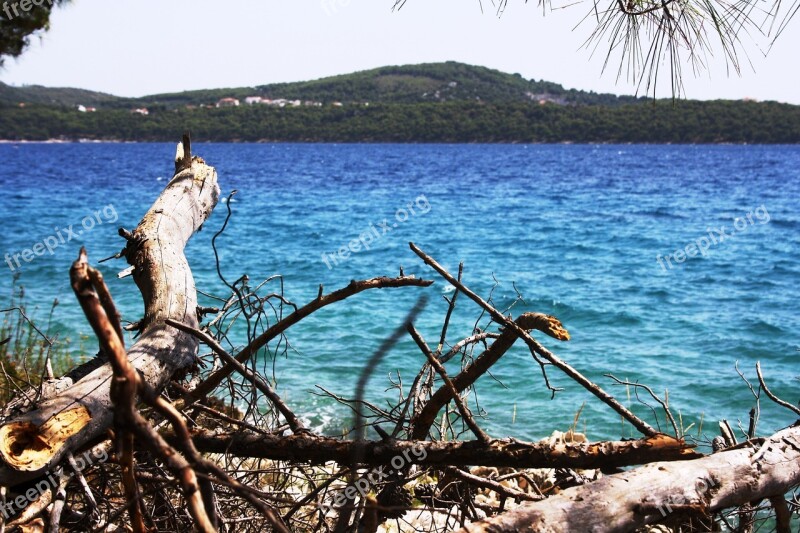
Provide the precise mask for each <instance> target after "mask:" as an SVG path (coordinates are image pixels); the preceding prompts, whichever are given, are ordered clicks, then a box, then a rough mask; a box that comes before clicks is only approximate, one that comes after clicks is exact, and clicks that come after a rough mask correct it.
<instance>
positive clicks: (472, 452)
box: [167, 431, 702, 468]
mask: <svg viewBox="0 0 800 533" xmlns="http://www.w3.org/2000/svg"><path fill="white" fill-rule="evenodd" d="M174 439H175V437H171V438H170V437H168V438H167V440H168V441H171V442H172V441H174ZM192 440H193V441H194V445H195V447H196V448H197V449H198V451H200V452H204V453H225V454H231V455H237V456H240V457H253V458H262V459H274V460H284V461H301V462H312V463H324V462H327V461H336V462H337V463H339V464H349V463H350V462H351V461H352V458H353V451H354V449H355V448H356V444H358V448H359V453H361V454H362V455H361V463H363V464H367V465H373V466H377V465H388V464H390V463H391V461H392V459H395V458H397V457H405V458H407V459H408V460H409V461H410V462H413V463H416V464H420V465H424V466H450V465H459V466H463V465H480V466H498V467H500V466H508V467H517V468H606V467H607V468H613V467H621V466H630V465H640V464H644V463H647V462H651V461H677V460H680V459H688V458H695V457H702V455H701V454H700V453H698V452H696V451H694V450H693V449H691V448H690V447H689V446H687V445H686V444H685V443H684V442H683V441H679V440H676V439H674V438H672V437H669V436H667V435H657V436H655V437H647V438H642V439H639V440H630V441H615V442H595V443H578V444H556V445H551V444H549V443H546V442H521V441H517V440H513V439H502V440H493V441H491V442H489V443H488V444H483V443H481V442H479V441H468V442H464V441H408V440H393V439H392V440H386V441H360V442H358V443H356V441H351V440H340V439H335V438H332V437H322V436H317V435H312V434H308V433H299V434H295V435H289V436H280V435H265V434H263V433H258V432H255V431H237V432H235V433H223V434H220V433H215V432H211V431H201V432H195V433H193V434H192Z"/></svg>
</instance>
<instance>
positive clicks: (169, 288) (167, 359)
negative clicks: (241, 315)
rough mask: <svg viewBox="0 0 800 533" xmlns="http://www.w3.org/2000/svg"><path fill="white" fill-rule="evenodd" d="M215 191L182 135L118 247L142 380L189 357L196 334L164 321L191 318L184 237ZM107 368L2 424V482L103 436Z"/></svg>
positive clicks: (160, 382) (132, 354) (162, 380)
mask: <svg viewBox="0 0 800 533" xmlns="http://www.w3.org/2000/svg"><path fill="white" fill-rule="evenodd" d="M218 197H219V186H218V185H217V173H216V170H214V168H212V167H210V166H208V165H206V164H205V162H204V161H203V160H202V159H201V158H199V157H195V158H192V157H191V151H190V147H189V141H188V138H184V143H183V145H179V147H178V154H177V156H176V160H175V176H174V177H173V178H172V180H171V181H170V182H169V184H168V185H167V187H166V188H165V189H164V191H163V192H162V193H161V195H160V196H159V197H158V199H157V200H156V201H155V203H154V204H153V206H152V207H151V208H150V210H149V211H148V212H147V213H146V214H145V216H144V218H142V220H141V222H140V223H139V225H138V226H137V227H136V229H135V230H134V231H133V232H132V233H128V232H125V231H123V230H121V231H120V233H121V234H122V235H123V237H125V238H126V239H127V241H128V243H127V245H126V247H125V249H124V250H123V253H124V256H125V258H126V259H127V260H128V263H129V264H130V265H132V268H133V278H134V281H135V282H136V285H137V286H138V288H139V290H140V291H141V293H142V297H143V299H144V306H145V313H144V318H143V320H142V321H141V323H140V325H141V329H140V331H141V337H140V338H139V340H138V342H137V343H136V344H134V345H133V347H131V349H130V350H129V351H128V359H129V360H130V361H131V363H132V364H133V366H134V368H135V369H136V370H137V371H138V372H139V373H140V375H141V377H142V379H143V380H144V382H146V383H147V385H149V386H150V387H151V388H152V389H154V390H161V388H162V387H163V386H164V385H165V384H166V383H167V381H168V380H169V379H170V378H171V377H172V375H173V374H174V373H175V372H176V371H177V370H178V369H181V368H184V367H186V366H187V365H188V364H190V363H192V362H193V360H194V358H195V357H196V354H197V347H198V342H197V340H196V339H195V338H194V337H193V336H192V335H189V334H186V333H183V332H180V331H178V330H176V329H175V328H172V327H170V326H168V325H166V324H165V320H166V319H168V318H169V319H173V320H176V321H179V322H182V323H184V324H189V325H192V326H196V325H197V292H196V289H195V285H194V279H193V278H192V273H191V270H190V268H189V264H188V262H187V261H186V257H185V255H184V248H185V246H186V243H187V242H188V240H189V238H190V237H191V236H192V234H194V232H195V231H197V230H198V229H199V228H200V226H201V225H202V224H203V223H204V222H205V221H206V220H207V219H208V217H209V216H210V214H211V212H212V210H213V209H214V206H215V205H216V203H217V199H218ZM111 377H112V370H111V368H110V366H109V365H108V364H104V365H102V366H101V367H99V368H97V369H96V370H94V371H92V372H91V373H90V374H89V375H87V376H86V377H84V378H83V379H81V380H80V381H78V382H77V383H75V384H74V385H72V386H70V387H69V388H67V389H66V390H63V391H61V392H59V393H57V394H56V395H55V396H54V397H52V398H50V399H47V400H46V401H44V402H43V403H42V404H41V405H39V406H38V408H37V409H35V410H33V411H31V412H28V413H26V414H24V415H22V416H19V417H17V418H15V419H12V420H10V421H7V422H6V423H5V424H4V425H3V426H2V427H0V485H14V484H17V483H20V482H23V481H25V480H28V479H32V478H35V477H37V476H39V475H41V474H42V473H44V472H46V471H47V470H48V469H50V468H51V467H52V466H54V465H56V464H57V463H58V462H59V461H60V460H61V458H62V457H63V456H64V455H65V454H66V453H67V452H71V451H74V450H77V449H78V448H80V447H82V446H84V445H86V444H87V443H89V442H91V441H92V440H93V439H95V438H97V437H99V436H101V435H102V434H103V433H104V432H105V431H106V430H108V428H109V427H110V426H111V424H112V420H113V411H112V409H113V406H112V402H111V398H110V395H109V392H110V383H111Z"/></svg>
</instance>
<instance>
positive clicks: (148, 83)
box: [0, 0, 800, 104]
mask: <svg viewBox="0 0 800 533" xmlns="http://www.w3.org/2000/svg"><path fill="white" fill-rule="evenodd" d="M392 3H393V0H289V1H287V0H281V1H278V0H224V1H211V0H73V1H72V3H71V4H69V5H67V6H66V7H63V8H61V9H57V10H55V13H54V16H53V17H52V29H51V31H50V32H49V33H47V34H45V36H44V37H43V38H42V39H41V41H38V40H37V42H35V43H34V44H33V46H31V48H30V49H29V50H28V51H27V52H26V53H25V54H24V55H23V57H22V58H20V59H19V60H18V61H14V60H8V61H7V62H6V67H5V70H4V71H2V72H0V80H2V81H4V82H6V83H12V84H16V85H21V84H41V85H48V86H70V87H81V88H86V89H93V90H99V91H104V92H109V93H113V94H117V95H123V96H142V95H145V94H152V93H159V92H171V91H181V90H186V89H203V88H217V87H238V86H254V85H262V84H266V83H271V82H280V81H299V80H308V79H315V78H319V77H323V76H328V75H333V74H343V73H348V72H353V71H356V70H363V69H368V68H373V67H379V66H384V65H399V64H407V63H424V62H433V61H446V60H455V61H461V62H465V63H471V64H475V65H483V66H487V67H491V68H496V69H498V70H502V71H505V72H510V73H514V72H518V73H520V74H522V75H523V76H524V77H525V78H535V79H537V80H538V79H544V80H548V81H554V82H557V83H561V84H563V85H564V86H565V87H568V88H578V89H585V90H594V91H597V92H614V93H625V94H633V93H634V92H635V91H636V87H635V85H633V84H632V83H630V82H629V81H628V80H626V79H621V80H619V81H617V79H616V69H615V68H611V69H609V71H607V72H605V73H603V72H602V67H603V61H604V56H605V52H606V50H605V49H603V50H599V51H598V52H597V53H595V55H594V57H592V54H591V51H589V50H587V49H586V48H583V47H582V44H583V43H584V41H585V40H586V38H587V37H588V35H589V34H590V32H591V29H592V25H591V20H588V21H587V22H585V23H583V24H579V23H580V22H581V20H582V19H583V18H584V15H586V13H587V12H588V10H589V8H590V5H591V4H590V3H588V2H583V3H578V4H577V5H573V6H572V7H568V8H565V9H559V10H556V11H553V12H548V13H547V14H546V16H543V15H542V11H541V9H540V8H537V6H536V3H535V2H533V1H531V2H529V3H528V4H527V5H526V4H525V3H524V2H523V0H510V2H509V4H510V5H509V7H508V9H507V10H506V12H505V14H504V15H503V16H502V17H500V18H498V17H497V16H496V15H495V12H494V9H493V7H492V5H491V2H490V0H484V1H483V4H484V11H485V12H484V13H483V14H481V9H480V5H479V3H478V0H474V1H465V0H408V2H407V4H406V6H405V7H404V8H403V9H402V10H400V11H398V12H393V11H392V9H391V8H392ZM554 3H555V2H554ZM565 3H571V2H565ZM0 24H2V22H0ZM798 24H800V22H799V21H798V20H795V21H793V22H792V23H791V24H790V26H789V29H788V30H787V31H786V32H785V33H784V34H783V36H782V37H781V38H780V40H779V41H778V42H777V44H776V45H775V46H774V47H773V49H772V50H771V52H770V53H769V55H768V56H766V57H764V55H763V53H762V52H761V51H760V50H759V48H758V46H757V45H755V44H752V45H748V46H747V50H748V51H749V60H750V62H751V63H752V68H751V67H750V66H749V64H748V63H747V60H746V58H745V61H744V63H745V68H743V70H742V75H741V77H739V76H737V75H736V74H735V73H731V74H730V75H729V74H728V72H727V69H726V66H725V62H724V61H722V59H721V54H718V57H716V58H711V60H710V69H709V71H708V72H704V73H702V74H701V75H700V77H698V78H695V77H694V76H693V75H692V74H691V69H690V68H686V76H685V85H686V93H687V96H688V97H690V98H700V99H708V98H734V99H737V98H743V97H751V98H756V99H759V100H779V101H784V102H791V103H795V104H800V90H798V87H800V83H798V82H799V81H800V74H799V73H798V69H797V67H798V63H799V62H798V59H797V50H800V32H793V31H792V30H794V29H795V28H796V27H797V25H798ZM745 39H746V37H745ZM763 41H764V40H763V39H762V42H763ZM753 69H755V72H754V70H753ZM667 71H668V69H665V70H664V72H667ZM659 93H660V95H661V96H669V88H668V87H664V88H662V89H661V90H660V91H659Z"/></svg>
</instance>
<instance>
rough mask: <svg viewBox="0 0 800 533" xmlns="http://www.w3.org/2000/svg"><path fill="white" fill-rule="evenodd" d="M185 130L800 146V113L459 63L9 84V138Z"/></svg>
mask: <svg viewBox="0 0 800 533" xmlns="http://www.w3.org/2000/svg"><path fill="white" fill-rule="evenodd" d="M254 100H255V101H254ZM248 101H249V102H250V103H251V104H252V105H248ZM226 105H227V106H229V107H226ZM186 130H189V131H191V132H192V133H193V135H194V137H195V138H197V139H204V140H211V141H252V142H255V141H295V142H652V143H670V142H674V143H686V142H690V143H692V142H698V143H722V142H730V143H800V106H793V105H788V104H779V103H776V102H764V103H758V102H752V101H708V102H699V101H681V100H678V101H672V100H663V101H661V100H660V101H653V100H648V99H645V98H635V97H632V96H615V95H611V94H597V93H592V92H585V91H578V90H567V89H564V88H563V87H562V86H561V85H558V84H555V83H551V82H547V81H536V80H525V79H523V78H522V77H521V76H519V75H516V74H505V73H502V72H499V71H496V70H491V69H487V68H483V67H474V66H469V65H464V64H460V63H453V62H448V63H436V64H424V65H411V66H402V67H384V68H379V69H374V70H369V71H364V72H357V73H354V74H347V75H342V76H335V77H330V78H323V79H320V80H315V81H308V82H298V83H285V84H273V85H264V86H260V87H249V88H235V89H209V90H203V91H188V92H182V93H173V94H160V95H152V96H146V97H142V98H122V97H116V96H113V95H109V94H104V93H98V92H92V91H86V90H82V89H56V88H46V87H36V86H34V87H10V86H8V85H3V84H0V139H6V140H46V139H65V140H77V139H91V140H124V141H171V140H173V139H174V138H175V137H176V136H178V137H179V136H180V134H181V133H182V132H184V131H186Z"/></svg>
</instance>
